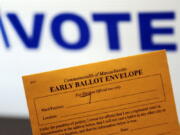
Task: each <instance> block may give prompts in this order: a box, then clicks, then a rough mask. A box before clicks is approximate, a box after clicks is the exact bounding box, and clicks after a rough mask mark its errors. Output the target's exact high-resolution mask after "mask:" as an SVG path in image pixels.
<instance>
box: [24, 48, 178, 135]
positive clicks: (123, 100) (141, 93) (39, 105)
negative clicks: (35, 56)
mask: <svg viewBox="0 0 180 135" xmlns="http://www.w3.org/2000/svg"><path fill="white" fill-rule="evenodd" d="M23 81H24V87H25V93H26V97H27V103H28V107H29V113H30V120H31V126H32V130H33V135H144V134H145V135H180V133H179V124H178V119H177V113H176V109H175V103H174V98H173V93H172V86H171V81H170V75H169V71H168V64H167V58H166V53H165V51H164V50H162V51H156V52H152V53H146V54H142V55H136V56H130V57H125V58H120V59H114V60H109V61H104V62H99V63H93V64H88V65H82V66H76V67H72V68H66V69H61V70H56V71H50V72H45V73H39V74H34V75H28V76H24V77H23Z"/></svg>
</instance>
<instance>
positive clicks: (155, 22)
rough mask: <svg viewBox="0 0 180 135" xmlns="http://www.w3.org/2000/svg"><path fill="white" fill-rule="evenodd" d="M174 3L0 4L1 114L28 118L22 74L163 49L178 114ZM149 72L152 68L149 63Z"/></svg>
mask: <svg viewBox="0 0 180 135" xmlns="http://www.w3.org/2000/svg"><path fill="white" fill-rule="evenodd" d="M179 5H180V3H179V1H178V0H151V1H147V0H146V1H145V0H136V1H133V0H52V1H49V0H29V1H25V0H3V1H1V3H0V116H1V117H26V118H27V117H28V109H27V105H26V99H25V94H24V88H23V84H22V79H21V77H22V76H23V75H27V74H32V73H38V72H44V71H50V70H55V69H61V68H66V67H70V66H75V65H80V64H87V63H91V62H99V61H103V60H109V59H113V58H119V57H124V56H129V55H134V54H139V53H145V52H149V51H153V50H159V49H166V50H167V52H168V60H169V66H170V73H171V79H172V84H173V89H174V94H175V100H176V106H177V110H178V114H179V116H180V82H179V80H180V70H179V69H180V62H179V59H180V52H179V49H178V48H179V43H180V38H179V37H180V33H179V32H180V20H179V17H180V8H179ZM152 68H153V65H152Z"/></svg>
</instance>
